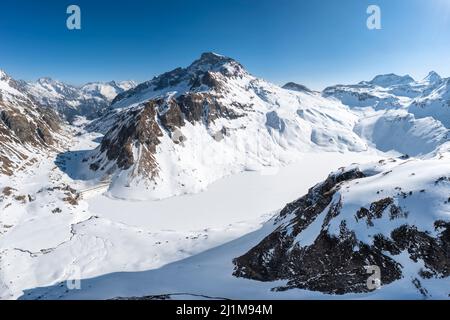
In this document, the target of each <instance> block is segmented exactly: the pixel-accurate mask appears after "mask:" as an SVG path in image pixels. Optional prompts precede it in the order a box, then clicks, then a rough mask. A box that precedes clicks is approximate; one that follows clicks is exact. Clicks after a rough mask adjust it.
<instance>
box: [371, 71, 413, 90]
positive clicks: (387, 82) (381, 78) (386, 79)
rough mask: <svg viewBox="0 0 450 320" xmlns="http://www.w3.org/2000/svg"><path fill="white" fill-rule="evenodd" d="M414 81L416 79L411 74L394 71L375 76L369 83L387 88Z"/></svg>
mask: <svg viewBox="0 0 450 320" xmlns="http://www.w3.org/2000/svg"><path fill="white" fill-rule="evenodd" d="M414 82H415V80H414V79H413V78H412V77H411V76H409V75H405V76H399V75H396V74H394V73H389V74H383V75H378V76H376V77H375V78H373V80H372V81H370V82H369V83H370V84H373V85H376V86H380V87H382V88H387V87H391V86H395V85H405V84H412V83H414Z"/></svg>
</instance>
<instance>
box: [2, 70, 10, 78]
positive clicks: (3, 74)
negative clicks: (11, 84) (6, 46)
mask: <svg viewBox="0 0 450 320" xmlns="http://www.w3.org/2000/svg"><path fill="white" fill-rule="evenodd" d="M9 78H10V77H9V75H8V74H7V73H6V72H5V71H3V70H2V69H0V81H4V80H6V79H9Z"/></svg>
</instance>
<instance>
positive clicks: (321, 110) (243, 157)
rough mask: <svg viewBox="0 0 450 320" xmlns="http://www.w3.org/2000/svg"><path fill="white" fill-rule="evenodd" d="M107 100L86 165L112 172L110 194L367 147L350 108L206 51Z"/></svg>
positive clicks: (171, 191)
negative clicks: (311, 153)
mask: <svg viewBox="0 0 450 320" xmlns="http://www.w3.org/2000/svg"><path fill="white" fill-rule="evenodd" d="M111 108H112V110H111V111H110V112H109V113H108V114H107V115H106V116H104V117H103V118H101V119H99V120H98V121H97V124H98V127H101V126H102V127H103V128H102V130H103V131H105V132H106V135H105V137H104V139H103V142H102V144H101V146H100V147H99V148H98V149H97V150H96V151H95V152H94V153H93V154H92V155H91V157H90V158H89V159H88V161H87V162H86V165H89V166H90V169H91V170H93V171H95V172H91V177H92V176H95V177H97V178H99V177H101V178H103V179H105V177H111V178H112V185H111V189H110V193H111V194H112V195H114V196H116V197H126V198H128V197H134V198H137V199H139V198H148V197H150V198H164V197H168V196H173V195H177V194H182V193H187V192H189V193H190V192H198V191H200V190H203V189H204V188H205V187H206V186H207V185H209V184H210V183H211V182H213V181H215V180H217V179H220V178H222V177H224V176H227V175H230V174H233V173H237V172H241V171H246V170H258V171H264V170H266V169H271V168H277V167H280V166H282V165H285V164H287V163H290V162H292V161H294V160H295V159H298V157H299V156H300V155H301V153H304V152H308V151H311V150H322V151H342V152H344V151H364V150H367V144H366V143H365V142H364V141H363V140H362V139H361V138H360V137H358V135H357V134H356V133H355V132H354V131H353V128H354V126H355V124H356V122H357V121H358V118H357V116H356V115H355V114H353V113H352V112H351V111H350V110H349V109H348V108H347V107H345V106H343V105H342V104H341V103H339V102H336V101H332V100H329V99H326V98H323V97H321V96H320V94H316V93H308V92H295V91H290V90H285V89H282V88H280V87H278V86H276V85H273V84H270V83H268V82H266V81H264V80H262V79H258V78H255V77H254V76H252V75H250V74H249V73H248V72H247V71H246V70H245V69H244V68H243V67H242V65H240V64H239V63H238V62H236V61H235V60H233V59H231V58H227V57H223V56H220V55H217V54H213V53H205V54H203V55H202V56H201V58H200V59H198V60H197V61H195V62H193V63H192V64H191V65H190V66H189V67H187V68H184V69H182V68H179V69H175V70H174V71H171V72H168V73H165V74H163V75H161V76H158V77H156V78H154V79H153V80H151V81H148V82H145V83H143V84H140V85H138V86H137V87H136V88H134V89H132V90H129V91H127V92H124V93H123V94H120V95H119V96H118V97H117V98H116V99H115V100H114V101H113V104H112V106H111ZM105 125H106V128H105Z"/></svg>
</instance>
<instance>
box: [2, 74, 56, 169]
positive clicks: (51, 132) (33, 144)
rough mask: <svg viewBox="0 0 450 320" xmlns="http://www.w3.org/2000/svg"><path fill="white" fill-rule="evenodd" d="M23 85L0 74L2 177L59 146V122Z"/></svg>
mask: <svg viewBox="0 0 450 320" xmlns="http://www.w3.org/2000/svg"><path fill="white" fill-rule="evenodd" d="M22 89H23V88H22V86H21V83H20V82H18V81H16V80H14V79H12V78H11V77H10V76H8V75H7V74H6V73H5V72H4V71H0V174H7V175H12V174H13V173H14V172H15V171H17V170H22V169H23V168H24V167H25V166H27V165H30V164H33V163H34V162H37V161H38V160H39V159H40V157H43V156H46V154H47V153H48V152H50V150H51V149H52V148H53V147H55V146H56V145H57V144H58V140H60V138H61V137H60V136H59V135H58V134H57V132H58V131H60V124H59V119H58V116H57V115H56V114H54V113H53V111H52V110H50V109H49V108H44V107H40V106H37V105H36V104H35V102H34V101H33V100H32V99H31V98H30V97H29V96H28V95H27V93H26V92H23V91H22Z"/></svg>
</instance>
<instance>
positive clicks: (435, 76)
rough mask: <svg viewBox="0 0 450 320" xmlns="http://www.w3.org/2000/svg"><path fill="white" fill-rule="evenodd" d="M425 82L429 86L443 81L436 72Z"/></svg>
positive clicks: (430, 74)
mask: <svg viewBox="0 0 450 320" xmlns="http://www.w3.org/2000/svg"><path fill="white" fill-rule="evenodd" d="M423 81H424V82H427V83H429V84H436V83H439V82H441V81H442V77H441V76H440V75H439V74H438V73H437V72H435V71H431V72H430V73H428V75H427V76H426V77H425V78H424V79H423Z"/></svg>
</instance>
